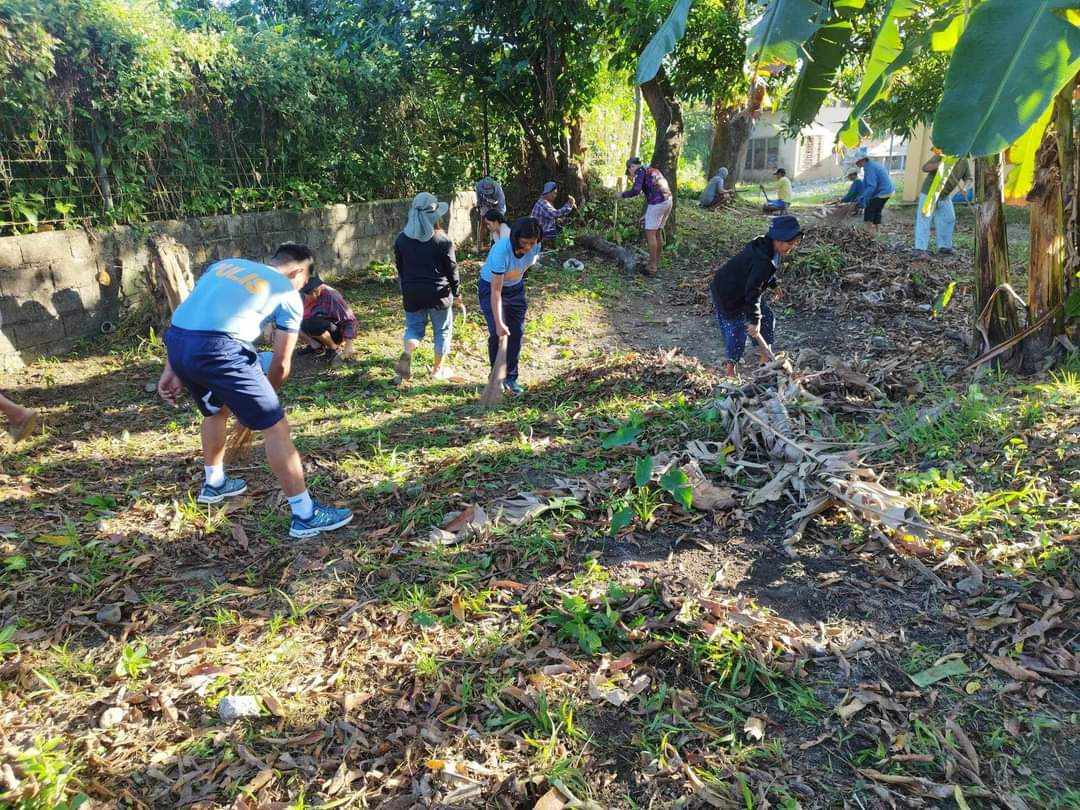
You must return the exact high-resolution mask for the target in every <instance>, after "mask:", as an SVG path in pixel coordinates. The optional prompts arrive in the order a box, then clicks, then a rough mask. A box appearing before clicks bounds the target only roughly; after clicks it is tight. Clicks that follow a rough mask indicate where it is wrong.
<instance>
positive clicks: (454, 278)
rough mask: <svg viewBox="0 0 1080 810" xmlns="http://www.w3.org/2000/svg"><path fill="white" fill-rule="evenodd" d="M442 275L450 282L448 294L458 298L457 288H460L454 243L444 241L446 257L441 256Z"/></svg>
mask: <svg viewBox="0 0 1080 810" xmlns="http://www.w3.org/2000/svg"><path fill="white" fill-rule="evenodd" d="M443 275H444V276H446V278H447V280H448V281H449V282H450V292H452V293H453V294H454V298H457V297H458V288H459V287H460V286H461V276H460V275H459V274H458V265H457V254H455V253H454V243H453V242H451V241H450V240H449V239H448V240H446V255H445V256H443Z"/></svg>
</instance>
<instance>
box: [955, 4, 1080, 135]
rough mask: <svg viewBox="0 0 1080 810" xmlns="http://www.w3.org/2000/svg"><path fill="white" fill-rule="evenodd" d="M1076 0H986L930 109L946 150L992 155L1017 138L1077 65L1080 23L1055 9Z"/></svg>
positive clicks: (1078, 68) (974, 14) (974, 15)
mask: <svg viewBox="0 0 1080 810" xmlns="http://www.w3.org/2000/svg"><path fill="white" fill-rule="evenodd" d="M1075 6H1076V0H1027V2H1016V0H984V2H983V3H981V4H980V5H979V6H978V7H976V9H975V10H974V11H973V12H972V14H971V18H970V19H969V20H968V25H967V30H966V31H964V35H963V36H962V37H961V38H960V42H959V43H958V44H957V46H956V50H955V51H954V52H953V57H952V60H951V61H950V63H949V70H948V73H947V74H946V76H945V91H944V94H943V95H942V98H941V104H940V105H939V106H938V109H937V114H936V115H935V117H934V132H933V139H934V143H935V144H936V145H937V146H938V147H940V148H941V149H942V150H943V151H945V152H948V153H949V154H952V155H973V156H981V155H991V154H996V153H997V152H1000V151H1002V150H1003V149H1006V148H1008V147H1009V146H1010V144H1013V143H1015V142H1016V141H1017V140H1019V139H1020V138H1021V137H1022V136H1023V135H1024V133H1026V132H1028V131H1029V130H1030V129H1031V128H1032V126H1033V125H1034V124H1035V123H1036V122H1037V121H1038V120H1039V118H1040V117H1041V116H1043V115H1044V114H1045V112H1046V109H1047V108H1048V107H1050V106H1051V105H1052V104H1053V101H1054V96H1056V95H1057V93H1058V92H1059V91H1060V90H1061V88H1063V87H1064V86H1065V85H1066V84H1067V83H1068V82H1069V81H1070V80H1071V79H1072V78H1073V77H1074V76H1075V75H1076V74H1077V71H1080V30H1078V29H1077V27H1076V26H1075V25H1072V24H1071V23H1069V22H1068V21H1067V20H1066V19H1065V18H1064V17H1063V16H1061V15H1059V14H1057V13H1056V12H1057V11H1059V10H1061V9H1065V8H1067V7H1075Z"/></svg>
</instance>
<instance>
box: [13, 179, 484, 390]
mask: <svg viewBox="0 0 1080 810" xmlns="http://www.w3.org/2000/svg"><path fill="white" fill-rule="evenodd" d="M472 204H473V195H472V194H471V193H468V192H461V193H458V194H456V195H453V196H452V197H451V198H450V212H449V214H448V215H447V220H448V221H447V222H445V223H444V224H445V225H446V228H447V232H448V233H449V235H450V237H451V238H452V239H453V240H454V242H455V244H458V245H461V244H463V243H465V242H466V241H468V239H469V238H470V236H471V234H472V228H473V225H472V220H471V215H472V214H471V209H472ZM408 205H409V201H408V200H379V201H375V202H368V203H357V204H354V205H343V204H339V205H328V206H325V207H323V208H317V209H312V210H309V211H263V212H258V213H252V214H233V215H223V216H215V217H201V218H198V219H186V220H171V221H167V222H154V223H150V224H148V225H144V226H117V227H114V228H105V229H101V230H97V231H92V232H87V231H82V230H70V231H47V232H44V233H35V234H27V235H23V236H8V237H3V238H0V369H5V368H13V367H18V366H20V365H22V363H23V362H24V361H25V360H28V359H30V358H32V357H34V356H37V355H42V354H55V353H57V352H61V351H64V350H66V349H68V348H70V347H71V346H72V345H73V344H74V343H75V342H76V341H78V340H80V339H82V338H91V337H93V336H95V335H100V334H101V331H102V327H103V326H106V328H107V323H106V322H111V323H115V322H116V321H117V320H118V319H119V317H120V314H121V309H122V308H123V306H125V305H127V304H130V303H132V302H134V301H137V300H138V298H139V296H140V295H144V294H145V289H146V288H145V277H146V276H145V274H146V271H147V269H148V266H149V262H150V254H149V250H148V248H147V241H148V238H149V237H150V236H151V235H153V234H155V233H165V234H168V235H169V236H172V237H173V238H174V239H176V240H177V241H179V242H181V243H182V244H183V245H185V246H186V247H187V249H188V251H189V252H190V253H191V261H192V269H193V270H194V271H195V273H196V275H199V274H201V273H202V271H203V270H204V269H205V268H206V267H207V265H209V264H211V263H213V262H215V261H218V260H219V259H225V258H229V257H233V256H243V257H246V258H251V259H261V258H265V257H267V256H269V255H270V254H271V253H272V252H273V250H274V248H275V247H276V246H277V245H279V244H280V243H282V242H288V241H292V242H303V243H305V244H307V245H309V246H310V247H311V249H312V250H313V251H314V253H315V257H316V266H317V267H318V268H319V272H320V273H322V274H323V275H324V277H326V278H328V279H332V278H334V277H335V276H338V275H342V274H346V273H349V272H351V271H356V270H360V269H363V268H365V267H367V266H368V265H369V264H370V263H371V262H373V261H390V260H391V259H392V258H393V244H394V239H395V238H396V237H397V234H398V232H399V231H400V230H401V228H402V227H403V226H404V224H405V219H406V216H407V213H408Z"/></svg>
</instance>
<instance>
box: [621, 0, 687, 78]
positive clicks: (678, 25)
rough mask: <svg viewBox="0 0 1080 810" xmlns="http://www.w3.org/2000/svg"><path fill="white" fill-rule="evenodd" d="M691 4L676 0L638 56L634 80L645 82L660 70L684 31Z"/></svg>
mask: <svg viewBox="0 0 1080 810" xmlns="http://www.w3.org/2000/svg"><path fill="white" fill-rule="evenodd" d="M693 4H694V0H676V2H675V6H674V7H673V8H672V9H671V13H670V14H668V16H667V19H666V20H664V24H663V25H661V26H660V27H659V28H658V29H657V31H656V33H655V34H653V36H652V39H650V40H649V44H648V45H646V46H645V50H643V51H642V52H641V56H639V57H638V66H637V75H636V76H635V77H634V81H635V82H637V83H638V84H645V82H647V81H649V80H650V79H652V78H653V77H654V76H655V75H656V73H657V71H659V70H660V65H661V63H662V62H663V61H664V57H665V56H667V55H668V54H669V53H671V52H672V51H673V50H674V49H675V45H676V44H677V43H678V42H679V40H680V39H682V37H683V34H685V33H686V18H687V17H689V16H690V6H692V5H693Z"/></svg>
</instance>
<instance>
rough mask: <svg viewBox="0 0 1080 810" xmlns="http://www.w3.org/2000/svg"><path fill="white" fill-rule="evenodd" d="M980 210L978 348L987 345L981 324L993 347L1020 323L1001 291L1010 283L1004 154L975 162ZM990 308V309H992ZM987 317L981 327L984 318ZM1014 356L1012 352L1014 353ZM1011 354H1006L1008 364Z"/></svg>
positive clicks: (977, 227) (977, 237)
mask: <svg viewBox="0 0 1080 810" xmlns="http://www.w3.org/2000/svg"><path fill="white" fill-rule="evenodd" d="M975 182H976V184H977V186H978V195H979V207H978V209H977V212H976V218H975V345H976V346H978V347H979V351H982V350H983V349H984V348H987V347H985V346H984V345H983V336H982V334H981V332H980V325H981V326H982V328H983V329H985V334H986V340H988V341H989V342H990V347H993V346H996V345H997V344H999V343H1001V342H1003V341H1005V340H1007V339H1008V338H1010V337H1012V335H1013V334H1015V333H1016V331H1017V329H1018V328H1019V323H1018V319H1017V314H1016V307H1015V306H1014V304H1013V302H1012V300H1011V298H1010V297H1009V296H1008V295H1007V294H1005V293H1003V292H1001V291H999V288H1000V287H1001V285H1003V284H1008V283H1009V243H1008V239H1007V237H1006V233H1005V197H1004V191H1003V188H1002V184H1003V182H1004V171H1003V167H1002V161H1001V155H1000V154H998V155H989V156H987V157H981V158H977V159H976V161H975ZM988 305H989V307H988ZM984 311H986V318H985V319H983V320H982V322H981V324H980V316H981V315H982V314H983V312H984ZM1010 354H1011V353H1010ZM1010 354H1006V355H1005V360H1004V362H1007V361H1008V359H1009V356H1010Z"/></svg>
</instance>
